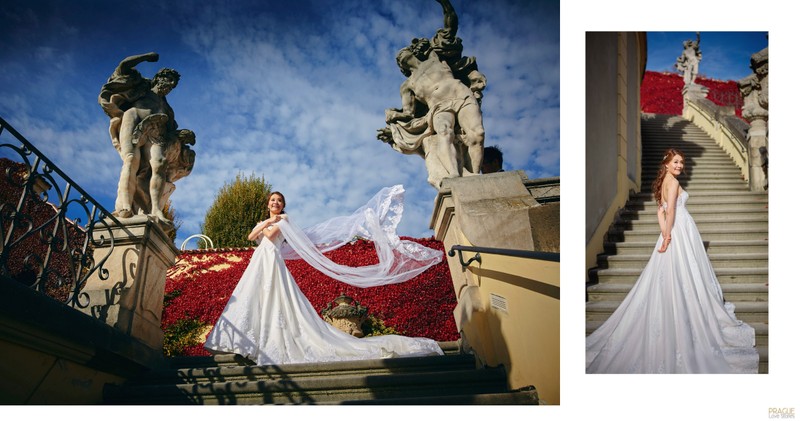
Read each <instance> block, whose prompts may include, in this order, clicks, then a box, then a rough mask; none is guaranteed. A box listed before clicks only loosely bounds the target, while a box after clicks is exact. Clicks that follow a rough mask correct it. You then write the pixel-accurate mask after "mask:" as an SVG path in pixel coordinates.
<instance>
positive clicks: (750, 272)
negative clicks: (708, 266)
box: [589, 267, 769, 285]
mask: <svg viewBox="0 0 800 421" xmlns="http://www.w3.org/2000/svg"><path fill="white" fill-rule="evenodd" d="M589 272H590V273H589V275H590V276H589V277H590V278H594V279H597V282H598V283H612V284H633V283H634V282H636V280H637V279H639V275H641V273H642V270H641V269H600V268H594V269H590V271H589ZM768 272H769V268H768V267H760V268H719V269H717V268H715V269H714V273H715V274H716V275H717V280H718V281H719V283H720V284H723V285H724V284H742V283H744V284H767V283H768V282H769V280H768Z"/></svg>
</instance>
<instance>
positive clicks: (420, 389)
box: [105, 368, 509, 405]
mask: <svg viewBox="0 0 800 421" xmlns="http://www.w3.org/2000/svg"><path fill="white" fill-rule="evenodd" d="M506 381H507V380H506V373H505V370H504V369H503V368H484V369H480V370H475V369H470V370H456V371H442V372H430V373H424V374H420V373H393V374H378V375H363V374H347V375H340V376H322V377H302V378H294V377H289V376H283V375H279V376H276V378H273V379H267V380H242V381H230V382H203V383H188V384H156V385H133V386H126V387H120V388H116V387H108V388H106V390H105V398H106V403H109V404H126V405H131V404H148V405H165V404H167V405H175V404H203V405H220V404H240V405H242V404H245V405H250V404H298V403H301V404H317V403H320V402H330V403H333V402H342V401H353V400H369V401H373V402H374V401H375V400H378V399H406V400H412V399H423V400H424V399H426V398H429V397H433V396H439V397H442V398H444V397H448V396H449V397H459V396H465V395H478V394H501V393H507V392H509V391H508V390H507V387H506Z"/></svg>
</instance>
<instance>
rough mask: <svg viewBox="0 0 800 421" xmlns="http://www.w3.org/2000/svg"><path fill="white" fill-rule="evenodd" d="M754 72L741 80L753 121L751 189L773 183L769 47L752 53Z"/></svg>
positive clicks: (745, 111) (744, 114) (745, 108)
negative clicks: (770, 152)
mask: <svg viewBox="0 0 800 421" xmlns="http://www.w3.org/2000/svg"><path fill="white" fill-rule="evenodd" d="M750 68H751V69H753V74H751V75H748V76H747V77H745V78H744V79H741V80H739V81H738V82H737V84H738V85H739V92H741V94H742V99H743V100H744V104H743V106H742V117H744V118H745V119H746V120H747V121H749V122H750V129H749V130H748V131H747V149H748V155H749V157H750V189H751V190H759V191H761V190H767V189H768V187H769V177H768V173H769V164H768V152H769V125H768V122H769V48H765V49H763V50H761V51H759V52H757V53H755V54H753V55H752V56H751V57H750Z"/></svg>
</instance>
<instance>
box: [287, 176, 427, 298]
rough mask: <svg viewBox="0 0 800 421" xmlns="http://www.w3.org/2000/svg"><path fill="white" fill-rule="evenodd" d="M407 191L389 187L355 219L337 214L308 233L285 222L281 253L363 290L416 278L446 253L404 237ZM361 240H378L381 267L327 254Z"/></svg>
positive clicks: (356, 213)
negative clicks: (400, 226)
mask: <svg viewBox="0 0 800 421" xmlns="http://www.w3.org/2000/svg"><path fill="white" fill-rule="evenodd" d="M404 193H405V190H404V189H403V186H402V185H395V186H392V187H385V188H383V189H381V191H379V192H378V193H377V194H376V195H375V196H373V197H372V199H370V200H369V201H368V202H367V203H366V204H365V205H364V206H362V207H361V208H359V209H358V210H356V211H355V212H353V213H352V214H351V215H348V216H337V217H334V218H331V219H329V220H327V221H324V222H321V223H319V224H316V225H314V226H311V227H308V228H305V229H299V228H297V227H296V226H295V225H294V224H293V223H292V222H291V221H289V220H287V219H283V220H281V221H279V222H278V227H280V229H281V233H282V234H283V236H284V238H285V239H286V243H285V244H284V245H283V246H282V248H281V255H282V256H283V258H284V259H303V260H305V261H306V262H307V263H308V264H309V265H311V266H312V267H313V268H315V269H317V270H319V271H320V272H322V273H324V274H325V275H327V276H330V277H331V278H333V279H336V280H338V281H341V282H344V283H346V284H349V285H353V286H356V287H360V288H367V287H374V286H379V285H387V284H394V283H399V282H405V281H407V280H409V279H411V278H414V277H415V276H417V275H419V274H420V273H422V272H424V271H425V270H427V269H428V268H430V267H431V266H433V265H435V264H437V263H439V262H441V260H442V252H441V251H439V250H434V249H431V248H428V247H425V246H423V245H421V244H418V243H416V242H413V241H409V240H402V239H400V237H398V235H397V225H398V224H399V223H400V219H401V218H402V216H403V196H404ZM356 237H360V238H363V239H366V240H370V241H372V242H373V244H374V245H375V251H376V252H377V254H378V260H379V263H378V264H375V265H369V266H361V267H350V266H344V265H339V264H337V263H335V262H333V261H331V260H330V259H328V258H327V257H325V255H324V254H323V253H325V252H328V251H331V250H335V249H337V248H339V247H341V246H343V245H345V244H347V243H348V242H350V241H352V240H353V239H354V238H356Z"/></svg>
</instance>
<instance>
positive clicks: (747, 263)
mask: <svg viewBox="0 0 800 421" xmlns="http://www.w3.org/2000/svg"><path fill="white" fill-rule="evenodd" d="M650 256H651V253H648V254H628V255H622V256H607V255H601V256H599V257H598V259H597V260H598V266H600V267H603V268H606V267H607V268H610V269H638V270H640V271H641V270H643V269H644V267H645V265H647V262H648V261H650ZM708 258H709V260H711V266H712V267H714V269H722V268H766V267H768V266H769V254H768V253H743V254H716V253H713V254H709V255H708Z"/></svg>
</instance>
